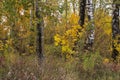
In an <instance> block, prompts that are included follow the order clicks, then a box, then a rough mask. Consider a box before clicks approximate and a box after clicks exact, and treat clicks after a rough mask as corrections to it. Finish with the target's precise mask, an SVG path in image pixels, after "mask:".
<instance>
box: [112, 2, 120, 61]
mask: <svg viewBox="0 0 120 80" xmlns="http://www.w3.org/2000/svg"><path fill="white" fill-rule="evenodd" d="M114 3H115V1H114V2H113V8H114V11H113V19H112V48H113V49H112V50H113V51H112V58H113V60H114V61H116V59H117V56H118V54H119V53H120V52H119V51H118V50H117V49H116V45H115V42H114V41H115V40H116V41H117V45H119V44H120V37H119V38H118V36H119V35H120V25H119V6H120V5H119V4H116V3H115V4H114Z"/></svg>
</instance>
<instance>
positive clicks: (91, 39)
mask: <svg viewBox="0 0 120 80" xmlns="http://www.w3.org/2000/svg"><path fill="white" fill-rule="evenodd" d="M86 8H87V15H88V20H89V31H88V34H87V39H86V42H85V48H86V49H90V48H91V47H92V45H93V42H94V32H95V31H94V22H93V19H94V13H93V1H92V0H87V1H86Z"/></svg>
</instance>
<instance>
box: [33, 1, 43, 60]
mask: <svg viewBox="0 0 120 80" xmlns="http://www.w3.org/2000/svg"><path fill="white" fill-rule="evenodd" d="M35 5H36V7H35V8H36V11H35V14H36V18H37V19H38V22H37V25H36V27H37V28H36V31H37V35H36V52H37V55H38V58H39V60H40V61H41V60H42V59H43V43H44V42H43V27H44V21H43V17H42V16H41V13H40V9H39V6H38V0H36V4H35Z"/></svg>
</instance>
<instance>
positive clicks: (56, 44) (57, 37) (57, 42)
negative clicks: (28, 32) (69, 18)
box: [54, 34, 61, 46]
mask: <svg viewBox="0 0 120 80" xmlns="http://www.w3.org/2000/svg"><path fill="white" fill-rule="evenodd" d="M54 40H55V46H58V44H59V43H60V42H61V39H60V35H59V34H56V35H55V36H54Z"/></svg>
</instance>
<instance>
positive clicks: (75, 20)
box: [69, 14, 79, 25]
mask: <svg viewBox="0 0 120 80" xmlns="http://www.w3.org/2000/svg"><path fill="white" fill-rule="evenodd" d="M69 20H70V23H71V24H74V25H75V24H78V20H79V16H78V15H76V14H72V15H71V17H70V19H69Z"/></svg>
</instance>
